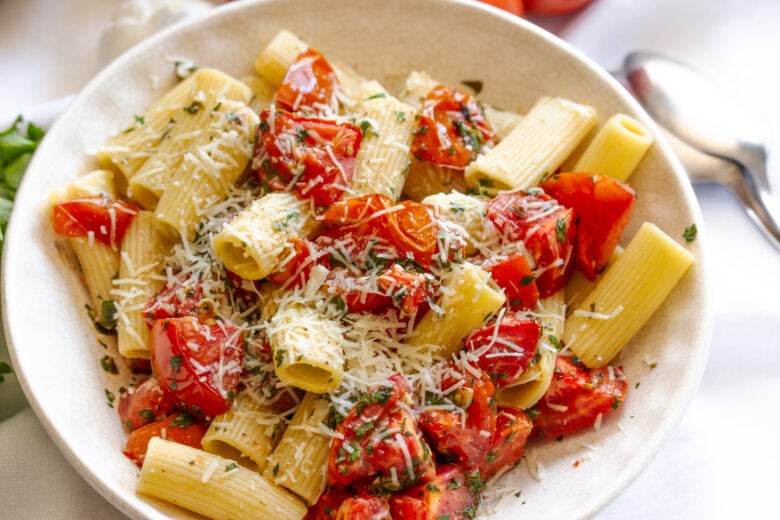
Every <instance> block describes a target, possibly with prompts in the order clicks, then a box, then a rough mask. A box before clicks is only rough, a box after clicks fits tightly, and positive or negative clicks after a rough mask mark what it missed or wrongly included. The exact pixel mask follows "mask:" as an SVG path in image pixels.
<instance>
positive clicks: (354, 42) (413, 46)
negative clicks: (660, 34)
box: [2, 0, 711, 519]
mask: <svg viewBox="0 0 780 520" xmlns="http://www.w3.org/2000/svg"><path fill="white" fill-rule="evenodd" d="M283 28H287V29H290V30H292V31H293V32H295V33H297V34H298V35H299V36H301V37H302V38H303V39H304V40H306V41H308V42H310V44H311V45H312V46H314V47H315V48H318V49H319V50H320V51H322V52H323V53H324V54H325V55H326V56H328V57H330V58H331V59H334V60H337V61H340V62H343V63H345V64H347V65H350V66H352V67H353V68H355V69H356V70H357V71H358V72H359V73H361V74H363V75H364V76H366V77H369V78H376V79H379V80H380V81H382V82H383V83H385V84H386V86H388V87H389V88H390V89H391V91H397V89H398V87H399V85H400V84H401V81H402V79H403V78H404V76H405V75H406V74H407V73H408V72H409V71H411V70H415V69H425V70H428V71H429V72H430V73H431V74H432V75H433V76H434V77H436V78H440V79H441V80H442V81H446V82H450V83H459V82H461V81H464V80H481V81H482V82H483V84H484V90H483V91H482V94H481V98H482V99H483V100H484V101H486V102H489V103H491V104H494V105H497V106H501V107H505V108H508V109H514V110H518V111H520V112H524V111H526V110H527V109H528V108H529V107H530V106H531V104H532V103H533V102H534V101H535V100H536V99H537V98H538V97H539V96H542V95H556V96H563V97H568V98H570V99H572V100H575V101H578V102H581V103H586V104H590V105H592V106H594V107H595V108H596V109H597V110H598V113H599V119H600V122H603V121H604V120H606V119H607V118H608V117H609V116H610V115H611V114H613V113H615V112H619V111H620V112H626V113H629V114H631V115H633V116H635V117H637V118H639V119H640V120H642V121H644V122H645V123H646V124H648V125H649V126H651V127H652V128H654V126H653V125H652V122H651V121H649V119H648V118H647V116H646V115H645V114H644V113H642V112H641V110H640V109H639V107H638V105H637V104H636V103H635V102H633V100H632V99H631V98H630V97H629V96H628V95H627V94H626V93H625V92H624V91H622V90H621V89H620V88H619V86H618V85H617V83H616V82H615V81H614V80H613V79H612V78H611V77H610V76H609V75H608V74H606V73H605V72H604V71H602V70H600V69H598V67H597V66H596V65H594V64H593V63H592V62H590V61H589V60H588V59H586V58H585V57H583V56H581V55H579V54H578V53H577V52H575V51H574V50H572V49H570V48H568V47H567V46H566V45H565V44H563V43H562V42H560V41H558V40H557V39H555V38H554V37H552V36H550V35H549V34H546V33H544V32H542V31H541V30H540V29H538V28H536V27H534V26H532V25H530V24H528V23H525V22H524V21H523V20H520V19H517V18H514V17H512V16H510V15H506V14H504V13H502V12H499V11H497V10H495V9H492V8H488V7H484V6H482V5H477V4H474V3H467V2H464V1H445V0H429V1H423V0H400V1H399V0H396V1H392V2H388V1H387V0H362V1H360V2H355V1H354V0H330V1H309V0H275V1H266V2H249V1H242V2H237V3H235V4H230V5H228V6H226V7H223V8H220V9H217V10H215V12H214V13H213V14H211V15H209V16H208V17H207V18H204V19H200V20H197V21H194V22H192V23H189V24H185V25H183V26H179V27H175V28H173V29H172V30H168V31H165V32H164V33H162V34H160V35H158V36H157V37H154V38H152V39H151V40H148V41H146V42H145V43H143V44H141V45H140V46H138V47H136V48H134V49H133V50H131V51H130V52H129V53H127V54H125V55H124V56H122V57H121V58H120V59H118V60H117V61H116V62H114V63H113V64H112V65H111V66H109V67H108V68H107V69H106V70H104V71H103V72H102V73H101V74H100V75H99V76H98V77H96V78H95V79H94V80H93V81H92V82H91V83H90V84H89V85H88V86H87V87H86V88H85V89H84V90H83V92H82V93H81V94H80V96H79V97H78V98H77V99H76V101H75V102H74V103H73V104H72V106H71V107H70V108H69V109H68V111H67V112H66V113H65V114H64V115H63V116H62V118H61V119H60V120H59V121H58V122H57V123H56V124H55V125H54V127H53V128H52V129H51V131H50V132H49V135H48V136H47V137H46V139H45V140H44V142H43V144H42V145H41V147H40V149H39V151H38V153H37V154H36V157H35V159H34V161H33V163H32V165H31V166H30V169H29V171H28V173H27V175H26V177H25V180H24V183H23V185H22V187H21V189H20V191H19V193H18V196H17V203H16V208H15V210H14V214H13V217H12V220H11V224H10V228H9V230H8V237H7V240H6V246H5V253H4V259H3V260H4V265H3V279H2V284H3V298H4V300H3V309H4V311H5V324H6V336H7V338H8V342H9V345H10V347H11V352H12V357H13V362H14V365H15V367H16V370H17V373H18V375H19V377H20V380H21V383H22V385H23V388H24V390H25V393H26V395H27V397H28V399H29V401H30V403H31V405H32V407H33V409H34V410H35V412H36V414H37V415H38V417H39V419H40V420H41V422H42V423H43V425H44V426H45V428H46V429H47V431H48V432H49V434H50V435H51V436H52V438H53V439H54V441H55V442H56V444H57V445H58V446H59V448H60V449H61V450H62V452H63V453H64V454H65V456H66V457H67V459H68V460H69V461H70V462H71V464H73V465H74V466H75V467H76V469H77V470H78V471H79V472H80V473H81V474H82V475H83V476H84V478H85V479H87V480H88V481H89V482H90V483H91V484H92V486H94V487H95V489H97V490H98V491H99V492H100V493H101V494H102V495H103V496H105V497H106V498H107V499H108V500H110V501H111V502H112V503H114V504H115V505H116V506H117V507H118V508H119V509H121V510H122V511H123V512H125V513H126V514H128V515H130V516H132V517H139V518H142V517H144V518H146V517H148V518H165V517H167V516H173V517H185V518H186V517H188V514H187V513H186V512H183V511H182V510H179V509H176V508H174V507H172V506H168V505H166V504H164V503H162V502H159V501H155V500H150V499H147V498H145V497H142V496H139V495H137V494H136V493H135V491H134V489H135V481H136V477H137V469H136V468H135V466H134V465H133V464H132V463H130V462H129V461H128V460H127V459H125V457H124V456H123V455H122V454H121V448H122V446H123V445H124V441H125V433H124V431H123V430H122V427H121V424H120V421H119V419H118V417H117V415H116V412H115V410H113V409H111V408H109V407H108V406H107V404H106V395H105V391H104V389H105V388H115V387H116V386H118V384H119V381H116V380H115V379H116V378H115V377H113V378H112V376H108V375H107V374H106V373H104V372H103V370H102V369H101V368H100V365H99V360H100V358H101V357H102V356H103V355H104V350H103V348H102V347H101V346H100V345H99V343H98V342H97V340H96V339H95V335H94V331H93V328H92V326H91V323H90V322H89V320H88V319H87V317H86V313H85V311H84V303H85V302H86V293H85V291H84V289H83V288H82V287H81V285H80V281H79V279H78V277H77V276H76V275H75V274H74V272H73V271H72V270H71V269H70V267H69V266H67V265H63V263H62V255H61V254H60V253H59V252H58V251H57V249H56V247H55V246H54V242H55V240H54V239H55V237H54V234H53V232H52V231H51V228H50V226H49V223H48V219H47V215H48V204H49V203H48V194H49V193H50V192H51V191H52V190H54V189H57V188H61V187H63V186H64V185H65V184H67V183H68V182H69V181H70V180H71V179H72V178H74V177H76V176H78V175H81V174H84V173H86V172H88V171H90V170H92V169H94V168H95V167H96V164H95V161H94V158H93V157H92V156H91V155H90V150H92V149H94V148H95V147H96V146H98V145H99V144H101V143H102V142H103V141H104V140H105V139H106V136H107V135H108V134H109V133H111V132H114V131H117V130H120V129H122V128H123V127H124V126H123V125H126V124H127V122H128V121H132V116H133V115H134V114H139V113H142V112H143V110H144V108H145V107H146V106H148V105H149V104H150V103H151V102H152V101H153V100H155V99H156V98H157V97H159V96H160V94H161V93H162V92H163V91H164V90H165V89H167V88H168V87H170V86H171V85H172V84H173V82H174V77H173V74H172V70H173V67H172V65H171V63H170V59H171V58H181V57H186V58H191V59H194V60H195V61H196V62H197V63H198V64H199V65H201V66H210V67H216V68H219V69H221V70H224V71H226V72H228V73H230V74H233V75H234V76H238V77H240V76H243V75H246V74H249V73H251V72H252V65H253V62H254V59H255V57H256V56H257V55H258V53H259V52H260V51H261V49H262V48H263V47H264V46H265V44H266V43H267V42H268V41H269V40H270V39H271V37H273V35H275V34H276V33H277V32H278V31H279V30H280V29H283ZM631 183H632V185H633V187H634V188H635V189H636V191H637V192H638V193H639V194H640V199H639V202H638V204H637V206H636V210H635V212H634V216H633V219H632V222H631V224H630V226H629V228H628V229H627V236H629V237H630V236H632V235H633V233H634V232H635V231H636V229H637V228H638V227H639V225H640V224H641V222H643V221H645V220H650V221H653V222H655V223H656V224H658V225H659V226H660V227H661V228H662V229H664V230H666V231H667V232H668V233H669V234H670V235H671V236H673V237H676V238H678V240H681V241H682V238H681V235H682V232H683V229H684V228H685V227H686V226H688V225H690V224H691V223H694V222H698V223H701V215H700V212H699V208H698V206H697V203H696V201H695V199H694V195H693V191H692V190H691V188H690V185H689V184H688V182H687V180H686V179H685V177H684V174H683V172H682V170H681V168H680V166H679V164H678V163H677V161H676V160H675V159H674V158H673V157H672V156H671V153H670V152H669V150H668V148H667V146H666V145H665V144H664V143H662V142H658V144H657V145H655V146H654V147H653V149H652V151H651V152H650V153H649V155H648V157H647V158H646V159H645V160H644V162H643V163H642V165H641V168H640V170H639V171H638V172H636V173H635V175H634V176H633V177H632V180H631ZM687 247H689V248H690V249H691V251H692V252H693V253H694V254H695V255H696V258H697V264H696V266H695V267H694V268H693V269H692V271H690V273H689V274H688V275H687V276H686V278H685V279H684V280H683V281H682V283H681V284H680V285H679V286H678V287H677V288H676V289H675V290H674V292H673V293H672V295H671V296H670V298H669V299H668V300H667V302H666V303H665V304H664V305H663V307H662V308H661V309H660V310H659V311H658V313H657V314H656V315H655V316H654V318H653V319H652V321H651V322H650V324H649V325H648V326H647V327H645V328H644V329H643V330H642V331H641V332H640V334H639V335H638V336H637V337H636V338H635V339H634V340H633V342H632V343H631V344H630V346H629V347H628V348H627V350H626V351H625V352H624V353H623V355H622V357H621V358H620V363H621V364H622V365H623V367H624V370H625V373H626V375H627V377H628V378H629V381H630V386H629V396H628V399H627V401H626V402H625V403H624V404H623V405H622V406H621V407H620V409H619V410H618V412H616V413H614V414H611V416H609V418H608V420H605V421H604V424H603V426H602V428H601V429H600V430H599V431H595V430H592V431H587V432H583V433H581V434H579V435H571V436H567V438H566V439H564V440H563V442H554V441H553V442H547V443H544V444H540V445H538V446H535V447H532V448H530V449H529V450H528V453H527V458H528V459H529V460H530V461H531V462H532V464H531V466H533V467H536V468H538V469H540V470H541V472H542V473H543V474H544V475H545V476H544V478H543V479H542V480H541V481H539V480H537V479H536V478H534V477H533V476H531V474H530V473H529V471H528V469H527V466H528V465H527V464H524V463H523V464H521V465H520V466H518V468H517V469H516V470H515V471H514V472H513V473H512V474H511V475H510V476H509V478H507V479H506V480H504V481H502V482H501V486H502V487H506V488H507V489H510V490H511V491H512V492H511V493H509V494H507V495H506V496H505V498H504V500H503V501H501V502H500V503H498V504H493V505H494V506H495V508H496V509H497V510H498V513H499V514H498V516H497V517H496V518H514V517H515V515H516V514H518V515H519V514H522V515H523V517H525V518H567V519H572V518H583V517H588V516H592V515H593V514H595V513H596V512H597V511H598V510H599V509H601V508H602V507H603V506H605V505H606V504H607V503H608V502H609V501H610V500H611V499H612V498H613V497H614V496H615V495H616V494H617V493H618V492H619V491H620V490H621V489H623V488H624V487H625V486H626V485H627V483H628V482H630V481H631V480H632V479H633V478H634V477H635V476H636V475H637V474H638V473H639V471H640V470H641V469H642V468H643V467H644V466H645V464H646V463H647V462H648V461H649V459H650V458H651V457H652V456H653V454H654V453H655V452H656V451H657V450H658V449H659V447H660V446H661V444H662V442H663V440H664V439H665V438H666V437H667V436H668V435H669V434H670V432H671V430H672V428H673V426H674V425H675V424H676V423H677V421H678V420H679V418H680V416H681V414H682V412H683V410H684V409H685V407H686V405H687V403H688V401H689V399H690V397H691V395H692V393H693V390H694V389H695V387H696V385H697V384H698V382H699V379H700V376H701V373H702V370H703V367H704V363H705V358H706V354H707V349H708V345H709V341H710V330H711V318H710V310H709V308H710V307H709V303H708V299H707V291H706V283H705V279H706V277H705V269H704V265H703V259H702V250H701V238H700V239H698V240H696V241H695V242H693V243H692V244H689V245H687ZM650 363H656V364H657V368H655V369H654V370H651V369H650V366H649V364H650ZM637 383H641V386H639V388H635V385H636V384H637ZM516 492H521V493H520V496H519V497H516V496H515V493H516Z"/></svg>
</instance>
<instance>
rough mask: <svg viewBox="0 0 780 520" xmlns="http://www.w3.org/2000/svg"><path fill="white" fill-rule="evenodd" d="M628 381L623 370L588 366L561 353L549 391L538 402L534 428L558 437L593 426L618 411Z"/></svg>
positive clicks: (535, 408) (623, 398)
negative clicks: (600, 417) (599, 418)
mask: <svg viewBox="0 0 780 520" xmlns="http://www.w3.org/2000/svg"><path fill="white" fill-rule="evenodd" d="M626 389H627V383H626V380H625V378H624V377H623V374H622V372H621V371H620V370H617V369H613V368H611V367H602V368H591V369H588V368H584V367H582V366H580V365H578V364H576V363H574V362H573V361H572V360H571V358H569V357H566V356H558V359H557V360H556V362H555V373H554V375H553V378H552V382H551V383H550V387H549V388H548V389H547V392H546V393H545V394H544V396H542V398H541V400H540V401H539V402H538V403H537V404H536V405H535V407H534V410H535V414H536V417H535V418H534V428H535V429H536V430H538V431H539V432H541V433H543V434H544V435H546V436H548V437H557V436H559V435H563V434H566V433H571V432H575V431H577V430H581V429H583V428H587V427H588V426H593V424H595V422H596V420H597V419H598V417H599V415H602V416H603V415H606V414H607V413H609V412H610V411H612V410H616V409H617V408H618V406H619V405H620V403H622V402H623V401H624V400H625V398H626Z"/></svg>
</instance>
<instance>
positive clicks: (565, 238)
mask: <svg viewBox="0 0 780 520" xmlns="http://www.w3.org/2000/svg"><path fill="white" fill-rule="evenodd" d="M485 213H486V216H487V218H488V219H489V220H490V221H491V222H492V223H493V225H495V226H496V228H498V230H499V231H500V232H501V233H502V234H503V236H504V240H505V241H517V240H521V241H522V242H523V244H524V245H525V248H526V249H527V250H528V252H529V253H531V255H532V256H533V258H534V259H535V260H536V266H535V268H534V270H536V271H540V270H541V271H542V273H541V274H540V275H539V276H537V278H536V285H537V287H538V288H539V296H540V297H541V298H547V297H549V296H552V295H553V294H555V293H556V292H558V291H559V290H561V289H562V288H563V287H564V286H565V285H566V282H567V281H568V280H569V277H570V276H571V273H572V271H573V269H574V261H573V256H574V247H575V244H576V234H577V218H576V217H577V214H576V212H575V211H574V210H573V209H571V208H566V207H564V206H560V205H559V204H557V201H556V200H555V199H553V198H552V197H550V196H549V195H546V194H544V193H536V192H534V193H527V194H526V193H518V192H510V193H500V194H499V195H497V196H496V197H495V198H493V199H492V200H491V201H490V202H488V205H487V208H486V210H485Z"/></svg>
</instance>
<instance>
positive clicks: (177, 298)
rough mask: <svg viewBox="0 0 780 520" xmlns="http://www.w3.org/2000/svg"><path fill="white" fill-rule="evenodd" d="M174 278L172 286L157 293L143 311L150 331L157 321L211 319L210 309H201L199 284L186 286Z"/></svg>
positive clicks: (169, 285)
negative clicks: (186, 317) (168, 319)
mask: <svg viewBox="0 0 780 520" xmlns="http://www.w3.org/2000/svg"><path fill="white" fill-rule="evenodd" d="M185 283H186V282H184V281H182V280H181V279H180V278H178V277H177V278H175V279H174V281H173V283H172V284H166V285H165V286H163V288H162V289H160V290H159V291H157V294H155V295H154V296H153V297H152V299H151V300H149V301H148V302H147V304H146V305H145V306H144V309H143V315H144V321H145V322H146V326H147V327H149V328H150V329H151V328H152V327H153V326H154V324H155V323H156V322H157V320H163V319H166V318H179V317H181V316H198V317H199V318H200V319H207V318H210V317H213V314H214V313H213V310H212V309H202V308H201V305H200V304H201V300H202V299H203V287H201V286H200V284H195V285H192V284H187V286H185Z"/></svg>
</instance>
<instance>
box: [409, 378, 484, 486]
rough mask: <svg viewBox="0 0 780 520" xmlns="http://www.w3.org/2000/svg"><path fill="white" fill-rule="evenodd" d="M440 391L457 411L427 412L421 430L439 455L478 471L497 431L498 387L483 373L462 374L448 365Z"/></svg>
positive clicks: (436, 410)
mask: <svg viewBox="0 0 780 520" xmlns="http://www.w3.org/2000/svg"><path fill="white" fill-rule="evenodd" d="M472 371H473V372H475V373H477V374H479V375H478V376H475V375H474V374H473V373H472ZM440 390H441V391H442V393H443V396H444V398H446V399H448V400H449V401H450V402H452V403H453V404H454V405H455V406H456V407H457V409H452V410H446V409H438V408H437V409H423V411H422V412H421V413H420V415H419V425H420V428H421V429H422V430H423V432H425V435H426V438H427V439H428V440H429V442H430V443H431V445H432V446H433V448H434V449H435V450H436V451H438V452H439V453H442V454H444V455H450V456H453V457H454V458H455V460H456V461H457V462H458V464H460V465H461V466H463V467H464V468H466V469H468V470H471V469H476V468H477V467H478V466H479V465H480V464H481V463H482V460H483V459H484V458H485V455H486V454H487V451H488V449H489V448H490V441H491V439H492V438H493V434H494V433H495V431H496V414H495V399H494V396H495V387H494V386H493V383H492V382H491V381H490V377H488V375H487V374H485V373H484V372H482V371H481V370H480V369H478V368H476V367H472V368H471V370H463V371H461V369H460V368H459V367H458V366H457V365H455V364H454V363H448V364H447V365H446V368H445V372H444V374H443V376H442V380H441V388H440ZM443 402H444V403H446V401H443ZM434 404H441V403H434ZM463 414H465V416H466V417H465V421H464V420H463Z"/></svg>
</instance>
